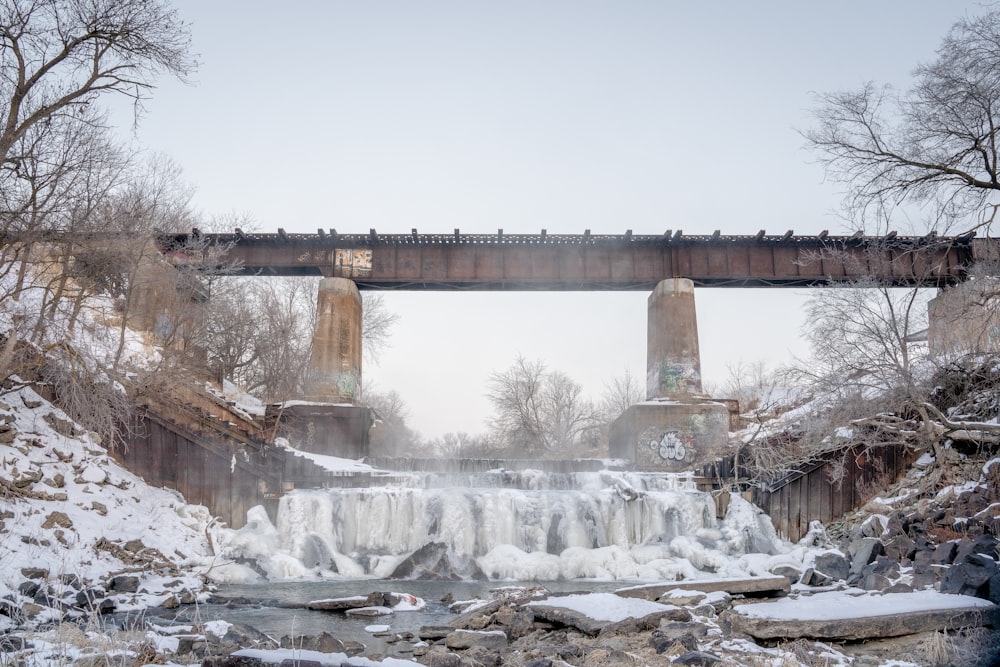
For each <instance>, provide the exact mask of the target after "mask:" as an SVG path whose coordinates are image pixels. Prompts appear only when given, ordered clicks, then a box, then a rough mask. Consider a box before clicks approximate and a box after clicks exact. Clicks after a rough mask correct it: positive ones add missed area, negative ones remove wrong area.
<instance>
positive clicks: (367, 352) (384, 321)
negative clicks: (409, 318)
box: [361, 291, 399, 364]
mask: <svg viewBox="0 0 1000 667" xmlns="http://www.w3.org/2000/svg"><path fill="white" fill-rule="evenodd" d="M361 318H362V323H361V342H362V345H363V347H364V356H365V360H366V361H371V362H374V363H376V364H377V363H378V358H379V354H381V352H382V350H384V349H385V348H386V347H387V346H388V345H389V338H390V337H391V335H392V328H393V327H394V326H395V325H396V323H397V322H398V321H399V313H394V312H392V311H391V310H389V307H388V306H386V304H385V299H383V298H382V295H381V294H379V293H377V292H368V291H365V292H362V293H361Z"/></svg>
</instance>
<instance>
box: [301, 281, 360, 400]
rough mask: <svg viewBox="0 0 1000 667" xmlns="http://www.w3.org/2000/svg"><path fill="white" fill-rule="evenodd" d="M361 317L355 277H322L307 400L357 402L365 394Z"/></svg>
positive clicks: (307, 386)
mask: <svg viewBox="0 0 1000 667" xmlns="http://www.w3.org/2000/svg"><path fill="white" fill-rule="evenodd" d="M361 317H362V314H361V293H360V292H359V291H358V286H357V285H355V284H354V281H353V280H349V279H347V278H323V279H322V280H321V281H320V283H319V292H318V294H317V296H316V330H315V332H313V339H312V355H311V356H310V359H309V371H308V375H307V378H306V388H305V394H306V396H305V398H306V400H309V401H316V402H319V403H355V402H356V401H357V400H358V399H360V398H361V322H362V319H361Z"/></svg>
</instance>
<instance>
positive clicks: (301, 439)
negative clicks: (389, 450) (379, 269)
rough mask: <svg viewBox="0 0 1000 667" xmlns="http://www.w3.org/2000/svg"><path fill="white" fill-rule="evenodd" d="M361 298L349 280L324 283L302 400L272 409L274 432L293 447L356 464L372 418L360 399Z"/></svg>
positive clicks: (362, 454)
mask: <svg viewBox="0 0 1000 667" xmlns="http://www.w3.org/2000/svg"><path fill="white" fill-rule="evenodd" d="M361 329H362V311H361V293H360V292H359V291H358V286H357V285H356V284H355V283H354V281H353V280H349V279H347V278H323V279H322V280H321V281H320V283H319V290H318V293H317V297H316V330H315V331H314V332H313V339H312V354H311V357H310V359H309V369H308V372H307V376H306V382H305V390H304V393H303V397H302V398H303V399H304V400H302V401H289V402H287V403H284V404H281V405H280V406H275V407H274V410H273V412H272V415H271V416H272V418H273V419H274V420H275V422H276V424H277V429H276V432H277V433H278V434H279V435H281V436H282V437H285V438H287V439H288V441H289V442H290V443H291V445H292V446H293V447H295V448H296V449H302V450H305V451H309V452H315V453H317V454H328V455H331V456H340V457H344V458H351V459H357V458H362V457H365V456H367V455H368V431H369V429H370V428H371V425H372V423H373V419H374V413H373V411H372V410H371V408H368V407H364V406H360V405H357V403H358V401H359V400H360V399H361V343H362V340H361Z"/></svg>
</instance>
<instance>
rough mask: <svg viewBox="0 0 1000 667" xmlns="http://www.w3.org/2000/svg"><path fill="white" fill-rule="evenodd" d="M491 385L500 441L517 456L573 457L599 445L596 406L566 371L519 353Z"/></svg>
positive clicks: (494, 427)
mask: <svg viewBox="0 0 1000 667" xmlns="http://www.w3.org/2000/svg"><path fill="white" fill-rule="evenodd" d="M488 387H489V391H488V393H487V397H488V398H489V399H490V402H491V403H492V404H493V410H494V414H493V418H492V420H491V429H492V431H493V434H494V439H495V440H496V441H497V442H498V443H499V444H500V445H501V446H506V447H507V448H508V449H509V450H510V451H511V452H513V453H514V454H517V455H522V456H541V455H548V456H551V455H554V454H561V455H573V454H576V453H580V452H581V451H584V452H586V453H590V452H591V451H592V450H593V449H594V448H595V447H596V445H597V439H598V437H599V435H598V434H599V430H600V429H599V426H600V421H599V418H598V417H597V414H596V411H595V409H594V406H593V405H592V404H591V403H590V402H589V401H587V400H585V399H584V397H583V395H582V388H581V386H580V385H579V383H577V382H576V381H574V380H573V379H571V378H570V377H569V376H567V375H566V374H565V373H562V372H560V371H550V370H548V369H547V368H546V367H545V364H544V363H543V362H541V361H534V362H532V361H529V360H527V359H525V358H524V357H523V356H521V355H518V357H517V359H515V361H514V363H513V364H512V365H511V367H510V368H508V369H507V370H506V371H503V372H497V373H493V374H492V375H491V376H490V379H489V384H488Z"/></svg>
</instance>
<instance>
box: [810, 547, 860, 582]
mask: <svg viewBox="0 0 1000 667" xmlns="http://www.w3.org/2000/svg"><path fill="white" fill-rule="evenodd" d="M813 569H814V570H818V571H819V572H822V573H823V574H825V575H827V576H828V577H831V578H833V579H847V575H848V574H850V572H851V564H850V563H849V562H848V561H847V559H846V558H845V557H844V555H843V554H842V553H840V552H838V551H824V552H823V553H821V554H819V555H818V556H816V560H815V561H814V562H813Z"/></svg>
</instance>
